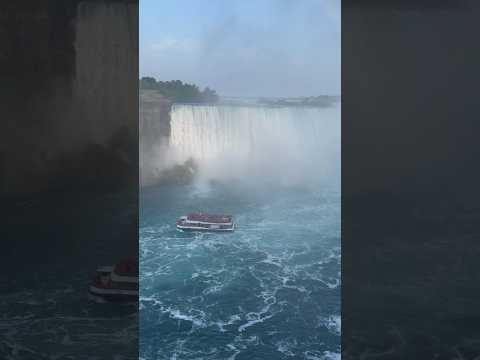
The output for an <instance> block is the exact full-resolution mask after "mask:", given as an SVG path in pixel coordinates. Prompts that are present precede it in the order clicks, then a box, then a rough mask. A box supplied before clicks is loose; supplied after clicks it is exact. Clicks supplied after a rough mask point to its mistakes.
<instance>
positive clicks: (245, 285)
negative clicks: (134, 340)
mask: <svg viewBox="0 0 480 360" xmlns="http://www.w3.org/2000/svg"><path fill="white" fill-rule="evenodd" d="M140 206H141V209H140V210H141V215H140V274H141V279H140V280H141V281H140V356H141V358H142V359H237V360H240V359H337V358H340V354H339V353H340V194H339V192H338V191H337V190H332V189H331V188H315V189H314V190H311V189H307V188H300V187H283V188H282V187H277V188H272V187H263V188H256V189H253V188H251V187H249V188H247V187H242V186H240V185H238V184H237V185H235V186H233V185H218V184H217V185H212V186H210V187H207V188H204V189H203V190H201V191H199V190H198V189H197V188H195V187H194V186H191V187H188V186H187V187H157V188H148V189H143V190H142V193H141V201H140ZM191 211H209V212H224V213H230V214H232V215H234V217H235V220H236V222H237V223H238V229H237V230H236V232H235V233H233V234H208V233H182V232H179V231H177V230H176V229H175V220H176V218H177V217H179V216H180V215H183V214H186V213H188V212H191Z"/></svg>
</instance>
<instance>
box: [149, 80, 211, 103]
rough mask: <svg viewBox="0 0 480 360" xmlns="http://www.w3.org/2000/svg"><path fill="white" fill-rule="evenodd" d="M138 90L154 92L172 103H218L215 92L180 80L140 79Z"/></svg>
mask: <svg viewBox="0 0 480 360" xmlns="http://www.w3.org/2000/svg"><path fill="white" fill-rule="evenodd" d="M140 89H145V90H156V91H158V92H159V93H160V94H161V95H163V96H165V97H166V98H167V99H169V100H171V101H173V102H182V103H216V102H217V101H218V95H217V93H216V91H215V90H212V89H210V88H209V87H206V88H205V89H203V90H200V88H199V87H198V86H197V85H194V84H187V83H183V82H181V81H180V80H172V81H157V80H156V79H155V78H153V77H142V78H141V79H140Z"/></svg>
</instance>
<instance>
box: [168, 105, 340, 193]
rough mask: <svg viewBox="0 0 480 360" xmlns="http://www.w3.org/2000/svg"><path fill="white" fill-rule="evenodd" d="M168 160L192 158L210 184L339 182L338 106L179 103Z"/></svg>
mask: <svg viewBox="0 0 480 360" xmlns="http://www.w3.org/2000/svg"><path fill="white" fill-rule="evenodd" d="M171 129H172V130H171V137H170V149H169V153H170V157H171V158H174V159H176V161H178V162H183V161H186V160H187V159H189V158H193V159H194V160H195V161H196V162H197V163H198V164H199V173H200V177H201V178H203V179H207V180H219V181H223V180H232V179H234V180H238V179H241V180H242V182H243V181H245V180H246V179H252V180H253V181H254V182H259V181H260V182H261V181H265V182H268V183H270V182H275V183H276V184H287V185H299V184H300V185H301V184H305V183H318V181H329V182H337V183H338V182H339V181H338V180H339V175H340V106H339V105H338V104H337V105H336V106H335V107H328V108H321V107H299V106H298V107H296V106H293V107H267V106H231V105H214V106H213V105H184V104H176V105H174V106H173V107H172V112H171Z"/></svg>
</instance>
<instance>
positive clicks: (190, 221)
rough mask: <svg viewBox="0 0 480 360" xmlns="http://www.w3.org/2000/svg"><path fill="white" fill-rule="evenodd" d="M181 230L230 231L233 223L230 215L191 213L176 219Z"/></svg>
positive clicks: (233, 226) (233, 225)
mask: <svg viewBox="0 0 480 360" xmlns="http://www.w3.org/2000/svg"><path fill="white" fill-rule="evenodd" d="M177 229H178V230H181V231H208V232H232V231H234V230H235V223H234V222H233V217H232V216H231V215H218V214H206V213H191V214H188V215H186V216H182V217H180V219H178V220H177Z"/></svg>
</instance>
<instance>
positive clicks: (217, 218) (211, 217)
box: [187, 213, 232, 224]
mask: <svg viewBox="0 0 480 360" xmlns="http://www.w3.org/2000/svg"><path fill="white" fill-rule="evenodd" d="M187 220H189V221H201V222H207V223H215V224H227V223H231V222H232V216H231V215H218V214H206V213H191V214H188V216H187Z"/></svg>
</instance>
